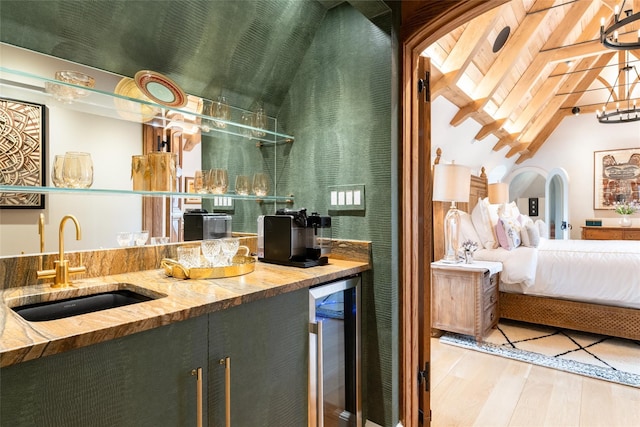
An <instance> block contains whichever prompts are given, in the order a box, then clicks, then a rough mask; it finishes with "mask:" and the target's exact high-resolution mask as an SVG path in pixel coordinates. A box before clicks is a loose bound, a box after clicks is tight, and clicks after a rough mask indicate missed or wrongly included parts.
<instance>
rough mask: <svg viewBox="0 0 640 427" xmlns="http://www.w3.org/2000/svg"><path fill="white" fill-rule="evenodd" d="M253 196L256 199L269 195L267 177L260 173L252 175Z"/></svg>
mask: <svg viewBox="0 0 640 427" xmlns="http://www.w3.org/2000/svg"><path fill="white" fill-rule="evenodd" d="M253 194H255V195H256V196H258V197H264V196H266V195H267V194H269V175H267V174H266V173H262V172H260V173H257V174H255V175H253Z"/></svg>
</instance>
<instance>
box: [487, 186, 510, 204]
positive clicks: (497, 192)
mask: <svg viewBox="0 0 640 427" xmlns="http://www.w3.org/2000/svg"><path fill="white" fill-rule="evenodd" d="M488 192H489V203H491V204H493V205H495V204H500V203H507V202H508V201H509V185H507V183H505V182H496V183H495V184H489V188H488Z"/></svg>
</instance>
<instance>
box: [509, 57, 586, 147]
mask: <svg viewBox="0 0 640 427" xmlns="http://www.w3.org/2000/svg"><path fill="white" fill-rule="evenodd" d="M592 61H593V59H589V58H585V59H583V60H582V61H581V65H586V64H591V63H592ZM583 78H584V76H583V75H580V74H573V75H569V76H567V77H566V78H563V79H561V80H560V81H559V83H561V85H558V87H556V88H552V87H549V88H545V90H544V91H543V90H540V91H539V92H538V94H539V95H536V97H535V98H538V99H536V101H535V102H532V103H531V104H535V105H536V106H537V110H536V111H535V112H533V110H531V111H527V114H529V115H530V118H531V119H530V121H529V123H530V124H529V126H528V127H527V128H526V130H524V131H523V137H522V140H524V141H532V140H533V139H534V138H535V137H536V135H537V134H539V133H540V132H541V131H542V130H543V128H544V127H545V126H546V124H547V123H548V122H549V121H550V120H551V119H552V118H553V117H554V116H555V115H556V113H557V111H558V110H559V109H560V107H561V106H562V104H563V102H564V101H565V99H566V97H567V96H566V95H565V96H554V94H555V93H557V92H558V91H559V90H561V88H564V90H561V92H563V93H569V92H571V91H572V90H573V89H574V88H576V87H577V86H578V85H579V84H580V82H581V81H582V80H583ZM549 81H550V82H553V84H557V83H558V82H556V81H554V80H551V79H550V80H549ZM558 116H560V117H561V115H559V114H558ZM518 119H520V117H519V118H518Z"/></svg>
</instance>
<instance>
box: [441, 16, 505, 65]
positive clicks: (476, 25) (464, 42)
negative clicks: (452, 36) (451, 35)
mask: <svg viewBox="0 0 640 427" xmlns="http://www.w3.org/2000/svg"><path fill="white" fill-rule="evenodd" d="M507 7H508V6H507ZM499 10H501V8H500V7H497V8H495V9H493V10H491V11H489V12H487V13H485V14H482V15H480V16H478V17H477V18H475V19H473V20H472V21H471V22H469V24H468V25H467V26H466V28H465V29H464V31H463V32H462V35H461V36H460V37H459V38H458V41H457V42H456V44H455V46H454V47H453V49H451V52H450V53H449V55H448V56H447V59H445V61H444V63H443V64H442V67H441V70H442V72H443V73H445V74H447V73H449V72H452V71H454V70H455V71H459V70H464V69H466V68H467V66H468V65H469V62H470V61H471V60H472V59H473V57H474V56H475V54H477V53H478V51H479V50H480V43H479V42H480V40H486V39H487V36H488V35H489V33H490V32H491V30H492V29H493V27H494V26H495V24H496V19H497V17H498V16H499V15H498V11H499Z"/></svg>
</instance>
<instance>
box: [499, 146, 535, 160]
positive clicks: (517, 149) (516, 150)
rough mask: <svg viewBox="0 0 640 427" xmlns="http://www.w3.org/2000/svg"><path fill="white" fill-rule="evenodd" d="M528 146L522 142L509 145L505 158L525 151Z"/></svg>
mask: <svg viewBox="0 0 640 427" xmlns="http://www.w3.org/2000/svg"><path fill="white" fill-rule="evenodd" d="M528 147H529V144H527V143H522V144H518V145H515V146H513V147H511V150H509V152H508V153H507V154H505V155H504V156H505V157H506V158H507V159H510V158H511V157H513V156H515V155H516V154H523V153H526V152H527V149H528Z"/></svg>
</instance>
